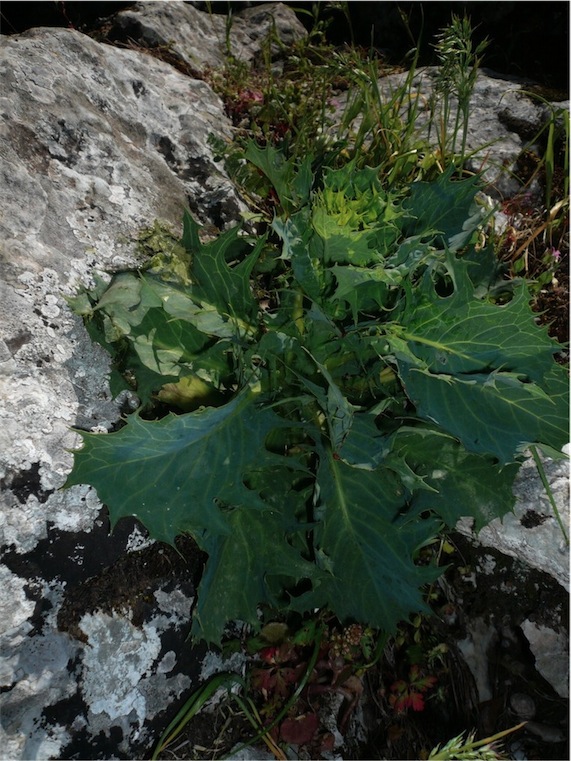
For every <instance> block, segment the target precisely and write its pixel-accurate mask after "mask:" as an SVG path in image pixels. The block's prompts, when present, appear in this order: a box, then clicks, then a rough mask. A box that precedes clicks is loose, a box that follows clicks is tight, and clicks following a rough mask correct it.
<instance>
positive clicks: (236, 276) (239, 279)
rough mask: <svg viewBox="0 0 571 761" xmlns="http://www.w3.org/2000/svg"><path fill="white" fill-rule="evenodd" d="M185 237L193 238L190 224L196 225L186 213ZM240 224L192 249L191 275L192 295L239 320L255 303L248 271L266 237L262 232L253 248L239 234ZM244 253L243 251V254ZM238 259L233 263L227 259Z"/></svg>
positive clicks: (253, 311) (249, 314)
mask: <svg viewBox="0 0 571 761" xmlns="http://www.w3.org/2000/svg"><path fill="white" fill-rule="evenodd" d="M184 226H185V232H184V240H187V241H193V242H194V243H193V245H195V241H196V237H197V234H195V233H194V232H192V228H195V229H196V228H198V225H197V224H196V222H195V221H194V220H193V219H192V217H191V216H190V215H189V214H186V215H185V218H184ZM240 232H241V230H240V227H239V226H238V227H232V228H231V229H230V230H227V231H226V232H224V233H222V234H221V235H220V236H219V237H218V238H216V239H215V240H213V241H210V242H209V243H206V244H200V245H199V248H198V249H196V250H192V251H190V252H189V253H191V254H192V263H191V273H190V274H191V278H192V281H193V287H192V295H193V296H194V297H196V298H197V299H198V300H199V301H200V302H203V301H204V302H206V303H207V304H211V305H213V306H215V307H216V308H217V310H218V311H219V313H220V314H222V315H224V316H228V317H236V318H238V319H239V320H244V321H246V322H247V321H248V320H249V319H252V318H253V317H254V316H255V315H256V313H257V309H258V305H257V302H256V300H255V299H254V296H253V294H252V290H251V286H250V274H251V272H252V268H253V267H254V265H255V263H256V261H257V259H258V257H259V255H260V253H261V250H262V248H263V246H264V243H265V239H264V237H263V236H262V237H261V238H259V239H258V241H257V242H256V245H255V246H254V247H253V248H250V247H249V246H248V245H247V242H246V241H245V239H244V237H243V236H241V235H240ZM244 254H246V255H244ZM234 260H238V261H237V262H235V263H234V264H233V265H232V266H230V264H229V262H233V261H234Z"/></svg>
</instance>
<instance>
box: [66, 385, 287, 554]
mask: <svg viewBox="0 0 571 761" xmlns="http://www.w3.org/2000/svg"><path fill="white" fill-rule="evenodd" d="M279 424H280V419H279V418H277V417H276V415H275V414H274V413H273V412H272V411H271V410H267V409H266V410H263V409H260V408H259V407H258V406H257V405H256V396H255V395H254V394H251V393H250V392H247V391H246V392H243V393H242V394H241V395H240V396H238V397H236V398H235V399H234V400H232V401H231V402H228V403H227V404H226V405H224V406H223V407H219V408H207V409H204V410H200V411H197V412H192V413H188V414H186V415H180V416H175V415H169V416H167V417H166V418H163V419H162V420H159V421H155V422H147V421H145V420H143V419H141V418H140V417H139V416H137V415H132V416H130V417H129V418H128V419H127V424H126V425H125V426H124V427H123V428H121V429H120V430H119V431H117V432H116V433H112V434H108V435H104V436H102V435H98V434H90V433H82V434H81V435H82V438H83V448H82V449H80V450H79V451H77V452H76V453H75V458H74V460H75V462H74V467H73V470H72V472H71V473H70V475H69V477H68V479H67V482H66V486H71V485H72V484H80V483H82V484H91V485H92V486H94V487H95V489H96V490H97V493H98V495H99V498H100V499H101V501H102V502H104V503H105V504H106V505H107V506H108V508H109V513H110V516H111V522H112V525H115V524H116V523H117V521H118V520H119V519H120V518H122V517H124V516H128V515H134V516H136V517H137V518H139V519H140V520H141V521H142V522H143V523H144V524H145V526H146V527H147V529H148V530H149V532H150V534H151V536H152V537H154V538H155V539H159V540H162V541H165V542H169V543H171V544H172V543H173V542H174V540H175V537H176V536H177V535H178V534H181V533H184V532H187V533H190V534H192V535H193V536H194V538H195V539H196V540H197V541H198V543H199V544H201V543H202V542H203V541H205V537H208V536H209V535H213V534H214V535H218V534H228V533H229V532H230V531H231V527H230V525H229V523H228V521H227V517H226V513H225V511H226V510H230V509H235V508H238V507H244V508H247V509H249V510H254V509H256V508H258V509H259V508H264V507H265V503H264V502H263V501H262V500H261V498H260V497H259V496H258V494H257V493H256V492H255V491H253V490H251V489H249V488H247V486H246V485H245V483H244V480H245V478H246V475H247V472H248V470H249V469H250V468H252V469H254V468H256V467H263V466H264V465H271V464H273V463H274V462H275V460H276V459H278V460H279V459H281V458H279V457H278V455H274V454H272V453H270V452H269V451H268V450H267V449H266V447H265V440H266V437H267V436H268V434H269V432H270V431H271V430H272V428H274V427H276V426H277V425H279Z"/></svg>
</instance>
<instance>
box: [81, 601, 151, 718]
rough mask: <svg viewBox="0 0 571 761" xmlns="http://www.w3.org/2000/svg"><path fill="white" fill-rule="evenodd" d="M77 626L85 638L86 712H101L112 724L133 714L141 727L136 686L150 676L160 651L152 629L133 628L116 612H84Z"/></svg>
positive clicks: (141, 700)
mask: <svg viewBox="0 0 571 761" xmlns="http://www.w3.org/2000/svg"><path fill="white" fill-rule="evenodd" d="M79 625H80V628H81V629H82V631H83V632H84V633H85V635H86V636H87V638H88V644H87V646H86V648H85V650H84V654H83V675H82V694H83V698H84V700H85V701H86V703H87V704H88V706H89V709H90V711H91V712H92V713H94V714H100V713H105V714H107V716H108V717H109V719H110V720H111V721H112V722H113V721H114V720H117V719H121V718H123V717H126V716H129V715H130V714H131V713H133V714H134V718H135V719H136V721H137V722H138V724H139V725H140V724H142V723H143V721H144V720H145V716H146V701H145V697H144V695H143V694H142V693H141V692H140V690H139V689H138V684H139V682H140V681H141V679H143V678H144V677H145V676H148V675H149V674H150V672H151V669H152V666H153V664H154V662H155V660H156V659H157V657H158V655H159V653H160V650H161V642H160V637H159V635H158V633H157V631H156V629H155V628H154V627H145V628H144V629H137V628H136V627H135V626H133V624H131V622H130V621H129V620H128V619H126V618H124V617H122V616H120V615H119V614H117V613H114V614H113V615H112V616H109V615H107V614H105V613H96V614H92V613H87V614H85V615H84V616H83V617H82V618H81V621H80V624H79Z"/></svg>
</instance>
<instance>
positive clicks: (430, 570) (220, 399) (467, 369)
mask: <svg viewBox="0 0 571 761" xmlns="http://www.w3.org/2000/svg"><path fill="white" fill-rule="evenodd" d="M247 156H248V159H249V160H250V161H251V162H252V163H253V164H254V165H255V166H256V167H257V168H258V169H259V170H260V171H261V172H263V174H264V175H265V176H266V177H267V179H268V180H269V181H270V182H271V184H272V185H273V188H274V190H275V194H276V197H277V199H278V209H279V212H278V213H277V214H276V216H275V218H274V219H273V222H272V224H271V228H270V229H269V231H268V233H267V234H266V235H263V236H260V237H258V238H255V237H252V236H249V235H246V234H245V233H244V232H243V231H242V230H241V229H240V227H235V228H233V229H231V230H228V231H227V232H224V233H222V234H220V236H219V237H218V238H217V239H216V240H214V241H211V242H210V243H206V244H204V243H201V241H200V237H199V227H198V225H197V224H196V223H195V222H194V221H193V220H192V218H191V217H190V215H188V214H186V215H185V218H184V232H183V236H182V240H181V245H180V246H179V247H178V248H177V247H174V248H173V250H172V252H171V253H170V254H169V255H168V256H167V255H163V256H161V257H160V258H159V259H155V260H152V261H151V263H150V265H149V266H148V267H147V268H146V269H144V270H142V271H140V272H127V273H120V274H117V275H115V276H114V277H113V279H112V280H111V283H110V284H109V285H105V286H103V285H101V286H100V287H99V288H97V289H95V290H94V291H92V292H89V293H86V294H83V295H82V296H81V297H80V298H79V300H78V302H77V305H78V310H79V311H81V313H82V314H83V315H84V317H85V319H86V320H87V322H88V325H89V327H90V330H91V333H92V335H93V336H94V337H95V338H96V339H97V340H99V341H100V342H101V343H102V344H103V345H104V346H105V347H106V348H107V349H108V350H109V351H110V352H111V353H112V354H113V356H114V359H115V362H116V366H117V368H119V369H120V370H121V371H122V372H123V374H125V373H126V372H128V373H129V377H131V378H133V377H134V378H135V380H136V381H137V383H138V388H137V393H138V394H139V395H140V398H141V403H142V406H141V410H139V411H138V412H137V413H135V414H132V415H129V416H128V417H127V418H126V421H125V425H124V426H123V427H122V428H121V429H120V430H118V431H117V432H115V433H111V434H104V435H101V434H91V433H82V434H81V435H82V437H83V447H82V448H81V449H80V450H78V451H77V452H76V453H75V464H74V467H73V471H72V472H71V474H70V476H69V478H68V480H67V485H68V486H70V485H72V484H79V483H88V484H92V485H93V486H94V487H95V488H96V490H97V492H98V494H99V497H100V498H101V500H102V501H103V502H104V503H105V504H107V506H108V508H109V512H110V516H111V521H112V524H113V525H115V524H116V523H117V521H119V520H120V519H121V518H122V517H123V516H127V515H131V516H136V517H137V518H139V519H140V520H141V521H142V523H143V524H144V525H145V526H146V527H147V529H148V531H149V533H150V535H151V536H152V537H154V538H156V539H158V540H161V541H165V542H169V543H173V542H174V541H175V538H176V536H177V535H179V534H183V533H188V534H190V535H192V537H193V538H194V539H195V541H196V542H197V544H198V545H199V546H200V548H201V549H202V550H204V551H205V552H206V553H207V554H208V561H207V563H206V566H205V569H204V573H203V576H202V580H201V583H200V587H199V589H198V601H197V604H196V607H195V611H194V624H193V634H194V636H195V637H197V638H204V639H206V640H208V641H211V642H216V643H218V642H220V640H221V637H222V634H223V631H224V627H225V625H226V623H227V622H229V621H231V620H235V619H239V620H242V621H245V622H248V623H249V624H251V625H252V626H254V627H256V626H257V625H258V623H259V620H260V611H262V612H263V610H264V609H271V610H272V611H276V610H277V611H280V612H282V613H286V612H287V611H296V612H301V613H303V612H306V611H312V610H314V609H315V608H329V609H330V610H332V611H333V612H334V613H335V614H336V615H337V617H338V618H339V619H340V620H342V621H350V620H354V621H358V622H363V623H366V624H368V625H370V626H373V627H375V628H379V629H383V630H385V631H393V630H394V628H395V627H396V625H397V623H398V622H399V621H401V620H403V619H407V618H408V617H409V616H410V614H411V613H412V612H416V611H419V610H423V609H425V605H424V603H423V596H422V588H423V585H425V584H426V583H429V582H431V581H432V580H434V579H435V578H436V576H437V575H438V573H439V570H438V569H437V568H435V567H431V566H430V565H426V564H424V565H423V564H421V563H419V562H418V553H419V550H420V548H422V547H423V546H424V545H426V544H427V543H429V542H430V541H431V540H432V539H433V538H434V537H435V535H437V533H438V532H439V530H440V529H441V528H442V527H443V526H445V525H447V526H453V525H454V524H455V523H456V521H457V520H458V519H459V518H460V517H461V516H471V517H472V518H474V520H475V524H476V527H477V528H479V527H481V526H483V525H484V524H486V523H488V522H489V521H490V520H491V519H492V518H495V517H496V516H503V515H504V514H505V513H506V512H507V511H509V510H510V509H511V508H512V506H513V502H514V498H513V496H512V484H513V480H514V477H515V475H516V473H517V471H518V468H519V467H520V464H521V461H522V459H523V453H524V451H525V449H526V447H527V446H528V445H539V446H541V447H543V448H544V449H545V450H546V451H549V452H551V453H553V452H555V451H558V450H560V449H561V447H562V446H563V445H564V444H565V443H566V441H567V437H568V424H567V420H568V399H567V373H566V371H565V370H564V369H563V368H562V367H560V366H558V365H557V364H556V363H555V362H554V354H555V353H556V352H557V351H558V348H559V347H558V345H557V344H556V343H555V342H554V341H553V340H552V339H550V338H549V336H548V334H547V332H546V330H545V329H543V328H541V327H539V326H538V325H537V323H536V320H535V318H534V314H533V313H532V311H531V309H530V307H529V304H528V301H529V299H528V292H527V289H526V286H525V284H517V285H513V284H508V283H503V284H502V281H501V272H500V269H499V265H498V263H497V261H496V258H495V256H494V253H493V251H492V250H491V249H490V248H483V249H479V248H478V247H477V245H476V241H477V239H478V235H477V233H478V229H479V227H480V226H481V224H482V223H483V221H484V218H483V216H482V212H481V210H480V208H479V207H478V204H477V189H478V185H477V179H468V180H461V181H459V180H456V179H454V177H453V175H452V169H451V170H449V171H447V172H445V173H444V174H442V175H441V176H440V177H439V179H438V180H437V181H435V182H433V183H422V182H417V183H415V184H413V185H412V186H411V187H410V188H407V189H405V190H404V191H403V193H402V194H400V195H398V196H397V195H394V194H390V193H387V192H386V191H385V190H384V189H383V187H382V186H381V184H380V182H379V179H378V173H377V172H376V171H375V170H374V169H372V168H366V169H362V170H357V169H356V168H355V167H354V166H353V165H352V164H348V165H347V166H345V167H344V168H341V169H337V170H333V169H329V170H325V171H324V172H323V175H322V176H321V177H320V178H319V181H318V180H317V179H316V177H314V175H313V173H312V171H311V158H310V157H309V158H307V159H306V160H305V161H304V162H302V163H301V164H299V165H297V164H294V163H293V162H292V161H285V160H284V159H283V157H282V156H281V155H280V154H279V153H278V152H277V151H275V150H274V149H272V148H270V147H268V148H265V149H261V148H258V147H257V146H255V145H253V144H252V145H250V147H249V149H248V152H247ZM157 400H158V401H161V402H162V403H163V404H164V403H168V404H170V405H171V406H172V407H173V408H174V409H175V410H176V411H172V412H169V414H167V415H166V416H163V417H159V418H158V419H154V420H152V419H146V418H149V416H151V415H150V412H149V410H152V404H153V403H154V402H156V401H157Z"/></svg>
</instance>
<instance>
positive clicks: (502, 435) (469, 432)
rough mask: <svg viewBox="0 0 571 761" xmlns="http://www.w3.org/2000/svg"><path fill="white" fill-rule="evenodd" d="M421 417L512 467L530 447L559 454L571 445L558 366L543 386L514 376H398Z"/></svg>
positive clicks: (564, 382)
mask: <svg viewBox="0 0 571 761" xmlns="http://www.w3.org/2000/svg"><path fill="white" fill-rule="evenodd" d="M399 372H400V374H401V377H402V380H403V382H404V385H405V388H406V391H407V394H408V395H409V397H410V399H411V400H412V401H413V403H414V405H415V407H416V410H417V414H418V415H420V416H421V417H423V418H425V419H426V420H431V421H434V422H436V423H437V424H438V425H439V426H441V427H442V428H443V429H444V430H445V431H448V432H449V433H451V434H453V435H454V436H457V437H458V438H459V439H460V440H461V441H462V443H463V444H464V446H465V447H466V449H469V450H471V451H473V452H481V453H489V454H493V455H495V456H496V457H497V458H498V460H499V461H500V463H502V464H505V463H509V462H512V461H513V460H514V458H515V457H518V456H520V455H521V454H522V452H523V450H524V449H525V448H526V447H527V446H528V445H530V444H539V445H542V444H545V445H547V446H548V447H552V448H553V449H556V450H560V449H561V448H562V447H563V446H564V445H565V444H567V443H568V439H569V397H568V394H569V383H568V377H567V373H566V371H565V370H564V369H563V368H561V367H558V366H556V365H554V366H553V370H552V372H551V373H550V374H549V375H548V376H547V377H546V378H545V380H544V382H543V384H542V386H541V387H540V386H539V385H537V384H535V383H530V382H529V381H528V380H526V379H525V378H522V376H520V375H517V374H515V373H507V372H506V373H502V372H499V371H498V372H491V373H489V374H488V373H477V374H469V373H467V374H464V375H461V376H457V377H455V376H453V375H444V374H438V375H437V374H434V373H430V372H429V371H427V370H425V369H421V368H414V367H413V368H410V367H408V366H406V365H403V366H402V367H401V368H400V370H399Z"/></svg>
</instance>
